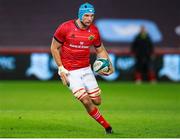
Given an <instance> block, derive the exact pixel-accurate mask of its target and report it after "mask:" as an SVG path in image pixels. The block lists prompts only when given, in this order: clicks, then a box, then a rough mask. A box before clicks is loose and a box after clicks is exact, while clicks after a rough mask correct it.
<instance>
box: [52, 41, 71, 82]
mask: <svg viewBox="0 0 180 139" xmlns="http://www.w3.org/2000/svg"><path fill="white" fill-rule="evenodd" d="M61 46H62V44H61V43H59V42H58V41H56V40H55V39H54V38H53V39H52V43H51V53H52V56H53V58H54V60H55V62H56V64H57V66H58V74H59V76H61V79H62V82H63V84H64V85H68V84H69V83H68V80H67V75H68V70H66V69H65V68H64V67H63V64H62V61H61V56H60V53H59V52H60V47H61Z"/></svg>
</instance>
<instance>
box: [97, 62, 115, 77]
mask: <svg viewBox="0 0 180 139" xmlns="http://www.w3.org/2000/svg"><path fill="white" fill-rule="evenodd" d="M112 73H114V68H113V66H112V64H110V66H109V70H108V71H106V72H105V71H101V72H99V74H100V75H104V76H108V75H111V74H112Z"/></svg>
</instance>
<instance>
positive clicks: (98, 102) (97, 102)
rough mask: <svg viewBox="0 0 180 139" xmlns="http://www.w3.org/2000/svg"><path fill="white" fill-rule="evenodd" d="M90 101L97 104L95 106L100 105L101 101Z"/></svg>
mask: <svg viewBox="0 0 180 139" xmlns="http://www.w3.org/2000/svg"><path fill="white" fill-rule="evenodd" d="M92 101H93V103H94V104H95V105H97V106H99V105H101V101H94V100H92Z"/></svg>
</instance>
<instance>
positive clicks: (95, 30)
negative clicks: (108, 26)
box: [90, 24, 99, 32]
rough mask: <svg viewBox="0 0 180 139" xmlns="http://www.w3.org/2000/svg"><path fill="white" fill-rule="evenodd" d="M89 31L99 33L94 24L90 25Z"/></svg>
mask: <svg viewBox="0 0 180 139" xmlns="http://www.w3.org/2000/svg"><path fill="white" fill-rule="evenodd" d="M90 28H91V30H93V31H94V32H99V30H98V28H97V27H96V25H95V24H91V27H90Z"/></svg>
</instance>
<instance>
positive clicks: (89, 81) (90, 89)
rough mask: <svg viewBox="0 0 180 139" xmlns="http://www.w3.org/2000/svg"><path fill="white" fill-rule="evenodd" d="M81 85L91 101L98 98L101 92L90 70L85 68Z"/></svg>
mask: <svg viewBox="0 0 180 139" xmlns="http://www.w3.org/2000/svg"><path fill="white" fill-rule="evenodd" d="M83 83H84V85H85V87H86V91H87V93H88V95H89V96H90V98H91V99H96V98H97V97H98V96H100V93H101V90H100V88H99V86H98V83H97V81H96V78H95V76H94V74H93V72H92V70H91V69H90V68H87V70H86V71H85V73H84V76H83Z"/></svg>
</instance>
